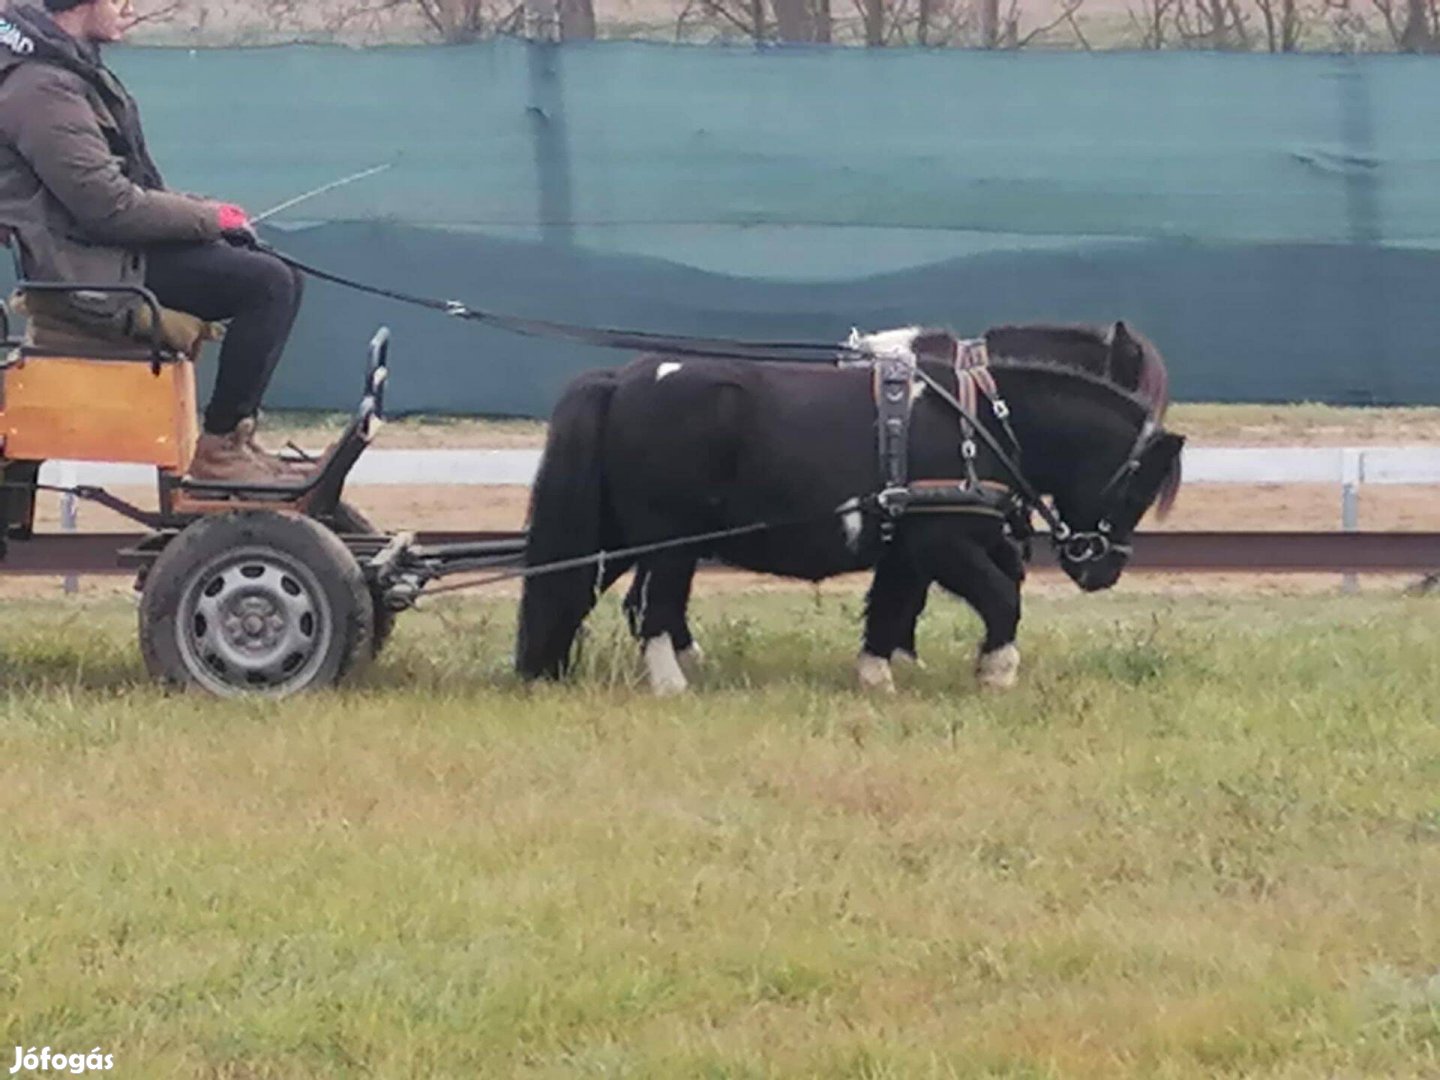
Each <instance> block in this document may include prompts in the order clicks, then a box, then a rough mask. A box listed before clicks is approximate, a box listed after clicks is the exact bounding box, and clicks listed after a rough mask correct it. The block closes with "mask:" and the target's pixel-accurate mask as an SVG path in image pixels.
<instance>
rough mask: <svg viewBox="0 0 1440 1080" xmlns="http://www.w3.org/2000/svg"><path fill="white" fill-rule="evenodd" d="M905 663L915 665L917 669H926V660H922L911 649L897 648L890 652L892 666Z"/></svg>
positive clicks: (899, 665)
mask: <svg viewBox="0 0 1440 1080" xmlns="http://www.w3.org/2000/svg"><path fill="white" fill-rule="evenodd" d="M905 665H909V666H910V667H913V668H914V669H915V670H916V671H924V670H925V661H924V660H921V659H920V657H918V656H916V655H915V654H914V653H913V652H911V651H910V650H909V649H896V650H895V651H894V652H892V653H891V654H890V666H891V667H903V666H905Z"/></svg>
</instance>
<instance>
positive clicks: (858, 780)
mask: <svg viewBox="0 0 1440 1080" xmlns="http://www.w3.org/2000/svg"><path fill="white" fill-rule="evenodd" d="M858 608H859V598H858V597H857V596H852V595H849V594H841V593H826V594H823V595H819V594H817V595H815V596H812V595H810V594H808V593H794V592H792V593H783V594H766V595H742V594H735V595H724V596H718V597H710V598H707V599H705V600H703V601H701V602H700V603H699V604H698V605H697V609H698V610H697V616H698V617H697V629H698V632H699V633H700V635H701V636H702V639H703V641H704V643H705V645H706V648H707V650H708V651H709V653H710V656H711V661H712V669H711V671H710V673H709V675H708V677H707V680H706V685H705V687H704V688H703V690H702V691H701V692H699V693H697V694H695V695H694V696H692V697H690V698H688V699H685V700H681V701H678V702H677V701H670V702H657V701H654V700H652V699H650V698H649V697H647V696H646V695H645V694H644V693H643V692H641V690H640V689H639V686H638V681H637V678H636V676H637V672H636V669H635V663H634V654H633V651H632V649H631V647H630V646H629V645H628V643H626V642H624V640H623V637H622V635H621V634H620V631H619V620H618V618H617V616H616V614H615V612H614V610H613V607H612V606H607V608H606V609H605V610H604V611H603V612H602V613H601V616H600V617H599V619H598V620H597V623H596V626H595V629H594V631H593V632H592V634H591V635H590V638H589V642H588V647H587V652H586V656H585V660H584V671H583V673H582V676H581V678H580V680H579V681H578V684H576V685H572V686H567V687H543V688H540V689H536V690H527V689H525V688H522V687H519V686H517V685H515V684H514V683H513V682H512V681H511V680H510V678H509V676H508V675H507V674H506V666H507V665H506V662H507V658H508V652H509V647H510V641H509V635H510V628H511V627H510V623H511V619H512V617H513V615H512V612H513V605H512V604H510V603H500V602H496V603H487V602H477V601H469V602H464V603H458V604H454V605H440V604H436V605H435V606H434V607H433V608H432V609H431V610H429V611H427V612H418V613H414V614H412V615H409V616H407V617H406V619H405V620H402V623H401V627H400V630H399V632H398V634H397V639H396V641H395V643H394V646H393V648H392V649H391V650H390V652H388V653H387V655H386V657H385V659H384V661H383V662H382V663H381V664H380V665H378V667H377V668H376V669H375V670H374V671H373V672H371V673H370V674H369V675H368V676H367V677H366V679H365V680H364V682H363V684H362V685H360V686H358V687H356V688H354V689H352V690H349V691H346V692H343V693H336V694H328V695H317V696H315V697H311V698H309V699H304V700H298V701H292V702H286V703H283V704H279V705H267V704H255V703H216V702H210V701H203V700H195V699H190V698H174V697H166V696H164V695H163V694H161V693H159V692H157V691H155V690H154V689H152V688H151V687H149V686H147V685H146V684H145V682H144V681H143V678H142V675H141V672H140V669H139V665H138V661H137V659H136V656H135V650H134V646H133V642H132V641H131V634H132V633H133V627H132V622H133V614H132V613H131V612H130V610H129V609H128V608H126V607H124V606H122V605H120V604H118V603H100V604H95V605H90V606H69V605H65V604H59V603H56V604H33V605H29V606H25V607H21V606H19V605H14V604H12V605H11V606H10V608H9V610H8V611H7V620H6V632H5V634H4V635H3V636H0V683H3V686H4V690H3V698H0V778H3V783H0V822H3V823H4V830H5V842H4V844H3V845H0V926H3V927H4V928H5V931H6V932H5V934H4V935H3V937H0V1017H3V1025H4V1037H5V1040H6V1041H5V1043H4V1045H5V1046H6V1047H7V1056H6V1058H5V1059H4V1062H5V1064H4V1068H6V1069H8V1068H9V1065H10V1063H11V1060H12V1058H11V1057H10V1056H9V1055H10V1054H13V1050H10V1049H9V1048H11V1047H14V1046H15V1045H17V1044H18V1045H22V1046H26V1047H29V1046H32V1045H36V1046H38V1045H45V1044H48V1045H50V1046H52V1047H55V1048H57V1049H63V1050H66V1051H70V1052H73V1051H82V1052H83V1051H88V1050H90V1048H92V1047H94V1046H97V1045H98V1046H101V1047H103V1048H104V1049H105V1050H106V1051H107V1052H110V1053H113V1054H114V1055H115V1071H114V1073H113V1075H116V1076H122V1077H126V1076H135V1077H146V1078H151V1077H212V1078H221V1077H225V1078H231V1080H239V1078H247V1080H255V1078H262V1077H264V1078H271V1077H273V1078H285V1080H292V1078H307V1077H338V1076H345V1077H349V1076H356V1077H361V1076H363V1077H477V1076H485V1077H512V1076H513V1077H571V1076H581V1077H584V1076H596V1077H621V1076H623V1077H717V1078H718V1077H736V1078H739V1077H770V1076H785V1077H791V1076H794V1077H856V1078H884V1077H905V1078H909V1077H932V1076H933V1077H1016V1078H1019V1077H1025V1078H1038V1077H1097V1078H1099V1077H1106V1078H1109V1077H1137V1078H1138V1077H1145V1078H1150V1077H1160V1078H1184V1077H1196V1078H1200V1077H1207V1078H1208V1077H1216V1076H1234V1077H1240V1076H1244V1077H1286V1078H1301V1077H1305V1078H1309V1077H1319V1076H1327V1077H1329V1076H1334V1077H1362V1076H1365V1077H1370V1076H1373V1077H1422V1076H1436V1075H1437V1074H1440V909H1437V894H1440V664H1437V662H1436V661H1437V656H1440V606H1437V602H1436V601H1435V600H1433V599H1428V600H1427V599H1424V598H1401V597H1394V596H1377V595H1362V596H1359V597H1354V598H1340V597H1321V598H1265V599H1263V600H1261V599H1254V600H1251V599H1245V598H1237V597H1233V596H1228V597H1214V598H1207V597H1187V598H1185V599H1183V600H1167V599H1164V598H1156V597H1136V596H1125V595H1121V594H1112V595H1104V596H1098V597H1085V598H1081V597H1078V596H1076V597H1073V598H1066V599H1050V600H1038V601H1035V602H1033V603H1031V604H1030V607H1029V611H1028V613H1027V618H1026V622H1025V626H1024V629H1023V633H1022V638H1021V643H1022V648H1023V650H1024V653H1025V661H1024V667H1023V669H1022V675H1021V678H1022V685H1021V687H1020V688H1019V689H1018V690H1016V691H1014V692H1013V693H1012V694H1009V695H1004V696H991V695H982V694H980V693H978V692H977V691H976V689H975V687H974V683H973V678H972V676H971V674H970V665H971V658H972V649H973V639H974V636H975V631H976V627H975V624H974V623H973V621H972V620H971V619H970V617H969V616H968V615H967V614H966V613H964V612H963V611H962V609H960V608H959V607H958V606H957V605H954V604H951V603H947V602H943V601H940V600H938V599H937V600H936V601H935V603H934V604H933V605H932V611H931V613H930V614H928V615H927V619H926V622H925V624H924V626H923V628H922V629H923V637H922V644H921V647H922V651H923V653H924V654H925V657H926V660H927V665H928V666H927V667H926V668H925V669H924V670H920V671H913V670H907V671H902V672H901V673H900V676H899V682H900V687H901V689H900V693H899V694H898V695H897V696H896V697H895V698H893V699H891V700H884V701H880V700H871V699H867V698H864V697H861V696H859V695H858V694H856V693H854V692H852V690H851V689H850V679H851V673H850V666H849V665H850V659H851V656H852V654H853V645H854V641H855V638H856V616H857V613H858Z"/></svg>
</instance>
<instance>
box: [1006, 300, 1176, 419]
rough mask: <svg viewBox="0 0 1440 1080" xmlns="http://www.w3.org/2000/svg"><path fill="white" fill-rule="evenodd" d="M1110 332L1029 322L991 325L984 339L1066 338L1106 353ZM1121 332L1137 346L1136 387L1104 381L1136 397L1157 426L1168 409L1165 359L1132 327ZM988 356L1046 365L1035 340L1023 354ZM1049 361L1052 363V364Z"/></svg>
mask: <svg viewBox="0 0 1440 1080" xmlns="http://www.w3.org/2000/svg"><path fill="white" fill-rule="evenodd" d="M1114 332H1115V328H1114V327H1113V326H1104V327H1102V326H1092V325H1088V324H1084V323H1072V324H1067V323H1030V324H1023V325H1017V324H1005V325H1002V326H993V327H991V328H990V329H989V330H987V331H986V332H985V337H986V339H987V340H988V339H990V338H991V337H992V336H995V337H1011V338H1019V339H1020V340H1021V341H1024V340H1025V339H1028V338H1037V339H1043V338H1051V339H1060V340H1061V341H1064V340H1066V339H1068V340H1070V341H1073V342H1077V343H1080V344H1084V345H1090V346H1093V347H1095V348H1097V349H1103V350H1106V351H1107V353H1108V351H1109V349H1110V347H1111V343H1112V336H1113V334H1114ZM1125 332H1126V333H1127V334H1129V335H1130V337H1131V338H1132V339H1134V341H1135V343H1136V344H1137V345H1138V346H1139V347H1140V354H1141V357H1140V371H1139V376H1138V379H1137V381H1136V385H1135V386H1134V387H1133V388H1131V387H1122V386H1120V384H1118V383H1115V382H1113V381H1111V380H1106V381H1110V382H1111V385H1113V386H1115V387H1116V388H1117V389H1122V390H1126V391H1129V392H1130V393H1131V394H1132V396H1134V397H1136V398H1137V399H1138V400H1140V401H1141V402H1142V403H1143V404H1144V405H1145V408H1146V409H1147V411H1148V412H1149V415H1150V417H1151V419H1153V420H1154V421H1155V422H1156V423H1160V422H1161V421H1163V420H1164V419H1165V413H1166V411H1167V410H1168V409H1169V408H1170V374H1169V371H1168V370H1167V369H1166V367H1165V359H1164V357H1163V356H1161V355H1160V350H1159V349H1157V348H1156V347H1155V345H1154V343H1153V342H1152V341H1151V340H1150V339H1149V338H1147V337H1146V336H1145V335H1144V334H1142V333H1140V332H1139V331H1138V330H1136V329H1135V328H1134V327H1132V326H1129V325H1128V324H1127V325H1126V327H1125ZM992 357H993V358H999V359H1008V360H1016V361H1022V362H1028V361H1034V362H1041V363H1043V362H1047V359H1048V358H1047V356H1046V355H1045V352H1044V351H1043V346H1042V345H1041V344H1040V342H1039V341H1036V342H1035V343H1034V345H1033V346H1031V347H1030V348H1026V349H1024V351H1023V352H1022V351H1021V350H1019V349H1016V350H1014V351H996V352H994V353H993V354H992ZM1049 362H1051V363H1053V361H1049ZM1058 366H1060V367H1062V368H1066V369H1068V370H1072V371H1074V370H1080V369H1077V368H1072V367H1070V365H1068V364H1060V365H1058ZM1092 374H1093V373H1092Z"/></svg>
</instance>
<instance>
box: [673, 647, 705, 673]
mask: <svg viewBox="0 0 1440 1080" xmlns="http://www.w3.org/2000/svg"><path fill="white" fill-rule="evenodd" d="M675 659H676V660H677V661H679V663H680V670H681V671H683V672H684V673H685V675H686V677H688V678H691V679H698V678H699V677H700V671H701V669H702V668H704V666H705V650H704V649H702V648H700V643H699V642H698V641H692V642H691V643H690V646H689V648H685V649H681V650H680V651H679V652H677V653H676V654H675Z"/></svg>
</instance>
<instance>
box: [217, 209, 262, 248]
mask: <svg viewBox="0 0 1440 1080" xmlns="http://www.w3.org/2000/svg"><path fill="white" fill-rule="evenodd" d="M215 220H216V222H218V223H219V225H220V235H221V236H223V237H224V238H225V240H226V242H227V243H229V244H230V245H232V246H233V247H246V248H254V247H258V246H259V244H260V237H259V236H258V235H257V234H256V232H255V226H254V225H251V224H250V215H249V214H247V213H246V212H245V211H244V209H243V208H242V207H239V206H236V205H235V204H234V203H217V204H216V207H215Z"/></svg>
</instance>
